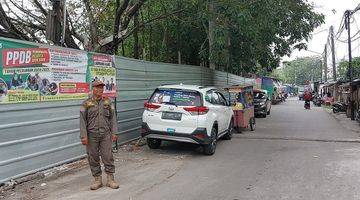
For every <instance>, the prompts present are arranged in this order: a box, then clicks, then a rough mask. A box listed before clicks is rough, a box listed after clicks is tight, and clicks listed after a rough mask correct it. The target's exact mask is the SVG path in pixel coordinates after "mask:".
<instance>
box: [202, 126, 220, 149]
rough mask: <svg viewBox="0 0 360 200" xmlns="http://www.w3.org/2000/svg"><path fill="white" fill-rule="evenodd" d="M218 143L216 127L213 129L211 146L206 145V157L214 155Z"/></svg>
mask: <svg viewBox="0 0 360 200" xmlns="http://www.w3.org/2000/svg"><path fill="white" fill-rule="evenodd" d="M216 143H217V130H216V128H215V127H213V128H212V129H211V140H210V143H209V144H206V145H204V147H203V148H204V154H205V155H213V154H214V153H215V150H216Z"/></svg>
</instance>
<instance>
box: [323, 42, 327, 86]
mask: <svg viewBox="0 0 360 200" xmlns="http://www.w3.org/2000/svg"><path fill="white" fill-rule="evenodd" d="M324 80H325V82H327V46H326V44H325V49H324Z"/></svg>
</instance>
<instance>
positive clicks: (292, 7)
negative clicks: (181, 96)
mask: <svg viewBox="0 0 360 200" xmlns="http://www.w3.org/2000/svg"><path fill="white" fill-rule="evenodd" d="M0 2H1V4H0V36H6V37H12V38H18V39H23V40H29V41H36V42H48V41H47V40H46V39H45V38H46V37H45V35H46V28H47V27H46V26H47V23H46V19H47V16H48V15H49V11H50V10H52V9H54V4H53V3H52V2H57V1H55V0H53V1H51V0H31V1H23V0H0ZM58 6H60V7H61V6H62V5H61V4H60V5H58ZM66 7H67V13H68V15H67V20H66V36H65V46H67V47H70V48H78V49H86V50H90V51H98V52H104V53H111V54H117V55H124V56H127V57H133V58H139V59H144V60H151V61H158V62H171V63H183V64H193V65H203V66H210V67H213V68H216V69H219V70H224V71H229V72H233V73H237V74H241V73H254V72H257V71H258V70H262V69H267V70H268V71H270V70H271V69H274V68H276V67H278V66H279V62H280V59H281V57H283V56H285V55H290V54H291V52H292V51H293V50H294V49H304V48H306V42H307V41H308V40H309V39H310V36H311V35H310V34H311V32H312V31H313V30H314V29H315V28H316V27H318V26H320V25H321V24H322V23H323V22H324V16H323V15H322V14H319V13H316V12H315V11H314V6H313V5H312V4H310V3H309V2H308V1H307V0H296V1H294V0H216V1H215V0H171V1H164V0H81V1H79V0H67V1H66ZM55 14H57V16H58V17H59V19H61V17H62V16H63V13H62V10H61V9H59V10H58V12H57V13H55ZM59 23H61V24H62V22H61V20H60V21H59Z"/></svg>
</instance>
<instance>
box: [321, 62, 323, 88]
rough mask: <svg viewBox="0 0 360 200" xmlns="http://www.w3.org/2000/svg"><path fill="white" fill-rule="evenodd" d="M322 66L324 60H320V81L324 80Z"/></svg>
mask: <svg viewBox="0 0 360 200" xmlns="http://www.w3.org/2000/svg"><path fill="white" fill-rule="evenodd" d="M322 66H323V63H322V60H320V71H321V75H320V83H322V82H323V70H322Z"/></svg>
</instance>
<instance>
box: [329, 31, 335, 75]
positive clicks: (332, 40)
mask: <svg viewBox="0 0 360 200" xmlns="http://www.w3.org/2000/svg"><path fill="white" fill-rule="evenodd" d="M330 39H331V54H332V65H333V79H334V81H336V79H337V78H336V62H335V44H334V26H330Z"/></svg>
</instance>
